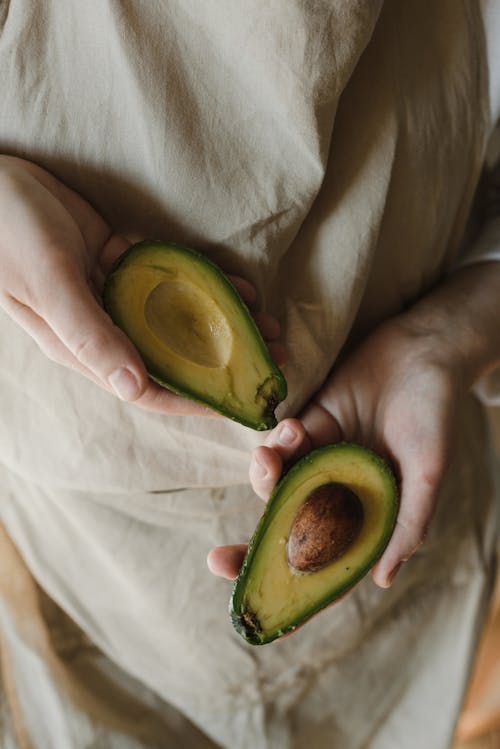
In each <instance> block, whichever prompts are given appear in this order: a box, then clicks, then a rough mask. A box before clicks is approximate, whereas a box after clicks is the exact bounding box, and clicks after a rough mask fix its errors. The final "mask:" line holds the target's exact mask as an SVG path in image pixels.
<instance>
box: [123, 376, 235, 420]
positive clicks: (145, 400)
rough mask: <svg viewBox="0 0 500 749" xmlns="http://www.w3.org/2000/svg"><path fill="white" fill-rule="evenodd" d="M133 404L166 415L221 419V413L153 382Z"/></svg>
mask: <svg viewBox="0 0 500 749" xmlns="http://www.w3.org/2000/svg"><path fill="white" fill-rule="evenodd" d="M134 405H136V406H139V407H140V408H143V409H144V410H146V411H152V412H154V413H160V414H165V415H168V416H206V417H210V418H215V419H222V418H223V417H222V415H221V414H219V413H217V412H216V411H214V410H213V409H211V408H208V406H203V405H202V404H201V403H196V402H195V401H192V400H189V399H188V398H184V397H182V396H181V395H177V394H176V393H172V392H171V391H170V390H167V389H166V388H164V387H161V386H160V385H157V384H156V383H155V382H151V381H150V382H149V384H148V386H147V387H146V390H145V391H144V393H143V394H142V395H141V397H140V398H138V399H137V400H136V401H135V402H134Z"/></svg>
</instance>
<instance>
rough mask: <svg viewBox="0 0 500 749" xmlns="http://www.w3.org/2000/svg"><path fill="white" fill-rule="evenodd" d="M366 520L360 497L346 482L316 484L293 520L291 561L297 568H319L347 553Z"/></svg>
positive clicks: (308, 569) (289, 558)
mask: <svg viewBox="0 0 500 749" xmlns="http://www.w3.org/2000/svg"><path fill="white" fill-rule="evenodd" d="M362 524H363V505H362V504H361V501H360V499H359V497H357V496H356V494H354V492H352V491H351V490H350V489H348V488H347V487H346V486H343V485H342V484H336V483H334V482H330V483H328V484H322V485H321V486H318V487H316V489H313V491H312V492H311V493H310V494H309V495H308V496H307V497H306V500H305V502H304V503H303V504H302V505H301V507H300V508H299V510H298V512H297V514H296V516H295V519H294V521H293V524H292V527H291V530H290V536H289V538H288V544H287V555H288V563H289V565H290V567H292V568H293V569H294V570H296V571H297V572H303V573H304V572H315V571H316V570H319V569H321V568H322V567H325V566H326V565H327V564H330V562H333V561H334V560H335V559H338V558H339V557H341V556H342V554H344V553H345V552H346V551H347V549H348V548H349V547H350V546H351V544H352V543H353V541H354V539H355V538H356V536H357V535H358V533H359V531H360V530H361V526H362Z"/></svg>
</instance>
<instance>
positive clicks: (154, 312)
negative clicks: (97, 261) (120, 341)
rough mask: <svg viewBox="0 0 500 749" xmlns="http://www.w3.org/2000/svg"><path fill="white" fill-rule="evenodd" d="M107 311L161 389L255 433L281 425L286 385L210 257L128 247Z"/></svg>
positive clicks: (144, 245) (163, 247)
mask: <svg viewBox="0 0 500 749" xmlns="http://www.w3.org/2000/svg"><path fill="white" fill-rule="evenodd" d="M104 306H105V309H106V311H107V312H108V313H109V315H110V316H111V318H112V319H113V321H114V322H115V323H116V325H118V327H120V328H121V329H122V330H123V331H124V332H125V333H126V334H127V336H128V337H129V338H130V339H131V340H132V342H133V343H134V345H135V347H136V348H137V350H138V351H139V353H140V355H141V357H142V359H143V361H144V363H145V365H146V369H147V370H148V373H149V375H150V376H151V377H152V379H154V380H155V381H156V382H158V383H159V384H160V385H162V386H163V387H166V388H168V389H169V390H172V391H173V392H175V393H178V394H179V395H183V396H186V397H187V398H190V399H191V400H195V401H198V402H199V403H202V404H204V405H206V406H209V407H210V408H212V409H214V410H215V411H218V412H220V413H221V414H224V416H227V417H229V418H230V419H233V420H235V421H238V422H240V423H241V424H244V425H245V426H249V427H251V428H253V429H259V430H262V429H271V428H272V427H273V426H275V425H276V418H275V415H274V409H275V407H276V406H277V405H278V403H280V401H282V400H283V399H284V398H285V397H286V392H287V387H286V381H285V379H284V377H283V375H282V373H281V372H280V370H279V369H278V367H277V366H276V365H275V364H274V362H273V361H272V359H271V357H270V355H269V352H268V350H267V347H266V344H265V343H264V341H263V339H262V336H261V334H260V332H259V330H258V328H257V326H256V324H255V322H254V320H253V318H252V316H251V314H250V312H249V311H248V309H247V307H246V305H245V303H244V302H243V301H242V299H241V297H240V296H239V294H238V292H237V291H236V289H235V288H234V286H233V285H232V284H231V283H230V281H229V280H228V279H227V277H226V276H225V275H224V274H223V273H222V271H221V270H219V268H218V267H217V266H216V265H215V264H214V263H212V262H211V261H210V260H208V259H207V258H206V257H205V256H203V255H201V254H199V253H197V252H195V251H194V250H191V249H188V248H186V247H182V246H180V245H177V244H174V243H172V242H169V243H166V242H161V241H145V242H140V243H138V244H136V245H133V246H132V247H130V248H129V249H128V250H127V252H125V253H124V255H122V256H121V258H120V259H119V261H118V263H117V264H116V266H115V267H114V269H113V271H112V273H111V274H110V275H109V277H108V279H107V281H106V286H105V289H104Z"/></svg>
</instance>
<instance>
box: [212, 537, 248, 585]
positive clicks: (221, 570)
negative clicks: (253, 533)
mask: <svg viewBox="0 0 500 749" xmlns="http://www.w3.org/2000/svg"><path fill="white" fill-rule="evenodd" d="M246 551H247V546H246V544H235V545H233V546H217V547H216V548H214V549H211V550H210V551H209V553H208V556H207V565H208V569H209V570H210V572H211V573H212V574H213V575H216V576H217V577H224V578H225V579H226V580H235V579H236V578H237V577H238V574H239V572H240V568H241V565H242V564H243V559H244V558H245V554H246Z"/></svg>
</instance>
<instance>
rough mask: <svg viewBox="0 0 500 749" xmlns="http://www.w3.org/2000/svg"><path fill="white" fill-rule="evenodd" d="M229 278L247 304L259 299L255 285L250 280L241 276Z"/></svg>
mask: <svg viewBox="0 0 500 749" xmlns="http://www.w3.org/2000/svg"><path fill="white" fill-rule="evenodd" d="M228 278H229V280H230V281H231V283H232V284H233V286H234V288H235V289H236V291H237V292H238V294H239V295H240V297H241V298H242V299H243V301H244V302H245V304H253V303H254V302H255V300H256V299H257V292H256V290H255V286H254V285H253V284H251V283H250V281H247V280H246V279H245V278H241V277H240V276H228Z"/></svg>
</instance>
